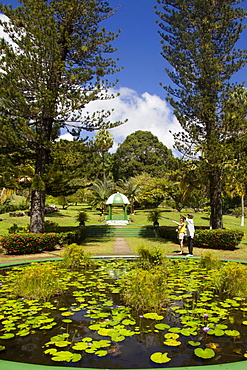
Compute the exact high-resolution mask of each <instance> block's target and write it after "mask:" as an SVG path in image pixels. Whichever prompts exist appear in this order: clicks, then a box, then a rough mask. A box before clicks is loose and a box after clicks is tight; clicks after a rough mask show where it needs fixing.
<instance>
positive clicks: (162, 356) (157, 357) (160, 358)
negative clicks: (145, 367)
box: [150, 352, 171, 364]
mask: <svg viewBox="0 0 247 370" xmlns="http://www.w3.org/2000/svg"><path fill="white" fill-rule="evenodd" d="M167 355H168V352H166V353H162V352H155V353H153V354H152V355H151V356H150V359H151V360H152V361H153V362H155V363H157V364H165V363H166V362H169V361H171V358H169V357H168V356H167Z"/></svg>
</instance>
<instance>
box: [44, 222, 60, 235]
mask: <svg viewBox="0 0 247 370" xmlns="http://www.w3.org/2000/svg"><path fill="white" fill-rule="evenodd" d="M58 230H59V225H58V223H57V222H54V221H50V220H46V221H45V232H46V233H57V232H58Z"/></svg>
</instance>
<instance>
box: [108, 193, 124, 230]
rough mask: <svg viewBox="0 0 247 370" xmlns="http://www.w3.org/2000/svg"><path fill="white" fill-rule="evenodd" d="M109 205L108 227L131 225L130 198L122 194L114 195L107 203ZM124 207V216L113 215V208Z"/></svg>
mask: <svg viewBox="0 0 247 370" xmlns="http://www.w3.org/2000/svg"><path fill="white" fill-rule="evenodd" d="M106 204H107V205H108V215H107V216H106V224H107V225H128V224H129V223H130V221H129V216H128V214H127V207H128V205H129V204H130V202H129V200H128V198H127V197H126V196H125V195H124V194H121V193H115V194H112V195H111V196H110V197H109V198H108V199H107V201H106ZM119 206H120V207H121V206H122V207H123V214H122V215H121V214H115V215H113V212H112V209H113V207H119Z"/></svg>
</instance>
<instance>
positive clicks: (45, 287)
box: [10, 262, 66, 301]
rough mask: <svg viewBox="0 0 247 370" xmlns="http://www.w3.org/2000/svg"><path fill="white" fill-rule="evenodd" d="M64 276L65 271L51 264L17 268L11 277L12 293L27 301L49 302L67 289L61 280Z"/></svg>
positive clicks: (33, 264) (32, 264) (36, 264)
mask: <svg viewBox="0 0 247 370" xmlns="http://www.w3.org/2000/svg"><path fill="white" fill-rule="evenodd" d="M63 274H64V270H62V269H61V268H58V265H56V264H54V263H51V262H46V263H31V264H30V265H28V266H25V267H22V268H15V269H13V270H12V274H11V277H10V278H11V285H12V293H13V294H14V295H15V296H19V297H24V298H27V299H37V300H41V301H47V300H49V299H50V297H51V296H54V295H55V294H61V292H62V291H63V290H64V288H65V287H66V285H65V284H64V282H63V281H62V280H61V277H62V276H63Z"/></svg>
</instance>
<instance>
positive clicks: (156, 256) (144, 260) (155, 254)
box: [137, 245, 165, 267]
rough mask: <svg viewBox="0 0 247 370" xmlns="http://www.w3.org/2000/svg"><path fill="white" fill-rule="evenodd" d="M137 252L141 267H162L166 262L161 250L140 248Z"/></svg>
mask: <svg viewBox="0 0 247 370" xmlns="http://www.w3.org/2000/svg"><path fill="white" fill-rule="evenodd" d="M137 252H138V254H139V256H140V262H139V263H140V265H141V266H143V267H145V266H147V265H152V266H155V265H161V264H163V262H164V260H165V256H164V253H163V251H162V250H161V249H160V248H148V247H145V246H143V245H142V246H139V247H138V248H137Z"/></svg>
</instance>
